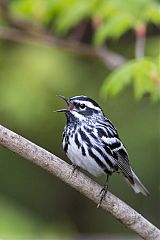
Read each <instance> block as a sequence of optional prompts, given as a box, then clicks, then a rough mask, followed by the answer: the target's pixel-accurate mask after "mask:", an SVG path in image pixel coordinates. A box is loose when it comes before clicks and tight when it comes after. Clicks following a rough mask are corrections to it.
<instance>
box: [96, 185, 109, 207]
mask: <svg viewBox="0 0 160 240" xmlns="http://www.w3.org/2000/svg"><path fill="white" fill-rule="evenodd" d="M107 191H108V185H104V186H103V187H102V189H101V191H100V193H99V195H100V196H101V198H100V201H99V203H98V205H97V208H99V207H100V206H101V203H102V201H103V200H104V199H105V197H106V194H107Z"/></svg>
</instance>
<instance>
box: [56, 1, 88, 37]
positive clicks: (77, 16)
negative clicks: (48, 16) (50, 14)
mask: <svg viewBox="0 0 160 240" xmlns="http://www.w3.org/2000/svg"><path fill="white" fill-rule="evenodd" d="M90 7H91V6H90V3H89V1H84V0H81V1H80V0H77V1H74V2H72V4H71V5H70V4H69V5H68V6H67V7H66V8H65V9H64V11H62V12H61V13H60V14H59V16H58V18H57V20H56V23H55V25H56V30H57V32H58V33H61V34H65V33H66V32H67V31H68V30H70V29H71V28H73V27H74V26H75V25H76V24H78V23H79V22H80V21H81V20H82V19H84V18H86V17H88V16H89V15H90V12H91V11H90Z"/></svg>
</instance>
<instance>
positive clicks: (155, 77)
mask: <svg viewBox="0 0 160 240" xmlns="http://www.w3.org/2000/svg"><path fill="white" fill-rule="evenodd" d="M159 64H160V63H159V60H158V63H157V62H155V61H153V60H152V59H149V58H144V59H140V60H134V61H131V62H130V63H127V64H125V65H124V66H122V67H120V68H119V69H117V70H115V71H113V72H112V73H111V74H110V75H109V76H108V77H107V79H106V80H105V82H104V84H103V86H102V91H101V92H102V94H103V95H107V96H116V95H117V94H118V93H120V92H121V91H122V90H123V89H124V88H125V87H126V86H127V85H128V84H129V83H133V85H134V93H135V97H136V98H137V99H140V98H142V97H143V96H144V95H145V94H148V93H149V94H150V96H151V99H152V100H153V101H156V100H158V98H159V97H160V92H159V89H160V73H159V67H158V65H159Z"/></svg>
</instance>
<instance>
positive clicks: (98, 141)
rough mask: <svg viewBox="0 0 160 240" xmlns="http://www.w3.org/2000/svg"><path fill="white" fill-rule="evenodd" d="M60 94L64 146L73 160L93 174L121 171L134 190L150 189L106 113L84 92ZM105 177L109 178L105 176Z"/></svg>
mask: <svg viewBox="0 0 160 240" xmlns="http://www.w3.org/2000/svg"><path fill="white" fill-rule="evenodd" d="M60 97H61V98H63V99H64V100H65V101H66V102H67V104H68V108H67V109H62V110H58V112H65V114H66V117H67V123H66V126H65V128H64V132H63V149H64V151H65V152H66V154H67V156H68V158H69V159H70V160H71V162H72V163H73V164H74V166H78V167H80V168H83V169H85V170H87V171H88V172H89V173H91V174H92V175H94V176H98V175H100V174H103V173H106V174H107V176H109V175H111V174H112V173H113V172H119V173H121V174H122V175H123V176H124V177H125V179H126V181H127V182H128V183H129V184H130V186H131V187H132V188H133V190H134V191H135V192H136V193H139V192H142V193H143V194H144V195H149V192H148V191H147V189H146V188H145V187H144V185H143V184H142V183H141V182H140V180H139V179H138V177H137V176H136V174H135V173H134V172H133V170H132V168H131V166H130V164H129V160H128V154H127V151H126V149H125V147H124V145H123V143H122V142H121V140H120V138H119V136H118V133H117V130H116V129H115V127H114V126H113V124H112V123H111V122H110V120H109V119H108V118H106V117H105V115H104V113H103V111H102V109H101V108H100V106H99V105H98V104H97V103H96V102H95V101H94V100H92V99H90V98H88V97H86V96H76V97H72V98H65V97H63V96H60ZM107 179H108V178H107Z"/></svg>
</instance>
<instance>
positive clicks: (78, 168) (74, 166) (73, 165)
mask: <svg viewBox="0 0 160 240" xmlns="http://www.w3.org/2000/svg"><path fill="white" fill-rule="evenodd" d="M72 167H73V171H72V175H73V174H74V173H75V171H79V170H80V167H79V166H77V165H76V164H74V163H73V164H72Z"/></svg>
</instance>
